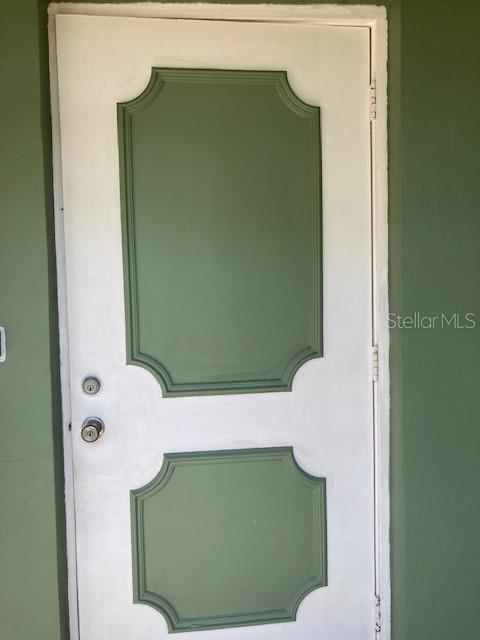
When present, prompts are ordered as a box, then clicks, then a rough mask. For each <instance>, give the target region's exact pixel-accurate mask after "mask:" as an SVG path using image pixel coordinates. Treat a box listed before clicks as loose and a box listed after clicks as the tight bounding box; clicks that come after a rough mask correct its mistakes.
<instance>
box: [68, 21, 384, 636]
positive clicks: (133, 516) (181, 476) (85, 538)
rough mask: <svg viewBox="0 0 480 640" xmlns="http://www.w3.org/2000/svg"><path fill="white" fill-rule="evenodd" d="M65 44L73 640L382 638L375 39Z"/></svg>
mask: <svg viewBox="0 0 480 640" xmlns="http://www.w3.org/2000/svg"><path fill="white" fill-rule="evenodd" d="M56 38H57V60H58V92H59V107H60V135H61V154H62V176H63V177H62V179H63V207H64V225H65V237H64V241H65V256H66V258H65V262H66V283H67V284H66V297H67V304H68V339H69V368H70V384H71V421H72V431H71V437H72V446H73V465H74V485H75V522H76V557H77V572H78V605H79V620H80V622H79V624H80V636H81V638H82V639H84V640H133V639H135V640H151V639H152V638H158V639H160V638H166V637H167V634H168V633H170V632H179V633H183V636H184V637H185V638H192V639H193V638H205V639H206V640H213V639H214V638H215V639H218V640H223V639H227V638H237V639H239V640H247V639H253V638H255V640H262V639H263V640H270V639H273V638H275V639H278V640H287V639H288V640H314V639H315V640H316V639H317V638H325V639H327V638H328V639H329V640H330V639H331V640H347V639H348V640H351V639H352V638H355V639H358V640H366V639H367V638H373V637H374V618H373V606H372V603H373V594H374V495H373V486H374V482H373V437H372V434H373V425H372V402H373V398H372V382H371V366H370V353H371V344H372V311H371V309H372V294H371V281H372V273H371V270H372V266H371V196H370V183H371V180H370V123H369V82H370V68H369V65H370V49H369V31H368V29H366V28H361V27H343V26H342V27H340V26H325V25H319V24H306V23H299V24H296V23H295V22H290V23H289V22H287V21H286V22H283V23H282V22H271V23H270V22H268V21H258V22H255V21H252V22H248V21H234V20H230V21H221V20H218V21H216V20H173V19H153V18H140V19H136V18H126V17H98V16H79V15H70V16H68V15H60V16H57V18H56ZM86 378H96V379H97V380H98V383H97V382H96V380H95V379H93V380H92V379H90V380H87V382H84V381H85V379H86ZM95 418H97V419H98V420H97V421H95ZM327 568H328V571H327Z"/></svg>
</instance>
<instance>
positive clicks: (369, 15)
mask: <svg viewBox="0 0 480 640" xmlns="http://www.w3.org/2000/svg"><path fill="white" fill-rule="evenodd" d="M48 14H49V20H48V37H49V70H50V99H51V113H52V147H53V190H54V203H55V204H54V212H55V246H56V262H57V285H58V309H59V343H60V378H61V400H62V416H63V418H62V420H63V447H64V460H65V508H66V528H67V566H68V602H69V618H70V637H71V640H78V639H79V620H78V602H77V571H76V541H75V494H74V484H73V457H72V440H71V433H72V432H71V424H70V415H71V412H70V379H69V368H68V361H69V344H68V332H67V291H66V273H65V245H64V232H63V195H62V165H61V153H60V114H59V103H58V77H57V51H56V38H55V17H56V16H57V15H59V14H69V15H98V16H123V17H136V18H141V17H153V18H159V19H162V18H164V19H165V18H177V19H184V20H186V19H189V20H225V21H236V22H237V21H249V22H250V21H252V22H282V23H287V22H288V23H308V24H322V25H326V26H328V25H330V26H339V27H341V26H344V27H365V28H368V29H369V34H370V74H371V77H370V83H371V86H374V98H373V99H374V101H375V104H374V111H375V116H374V118H373V119H371V121H370V139H371V213H372V245H371V260H372V353H373V351H374V347H377V348H378V375H376V376H374V377H372V385H373V406H372V414H373V434H372V437H373V442H374V446H373V451H374V486H373V494H374V503H375V523H374V536H375V594H372V595H373V598H372V615H374V613H376V615H377V631H376V634H375V635H376V640H390V636H391V633H390V627H391V624H390V620H391V591H390V539H389V538H390V529H389V528H390V492H389V456H390V373H389V329H388V309H389V306H388V171H387V160H388V154H387V18H386V9H385V7H379V6H374V5H351V6H348V5H335V4H317V5H280V4H244V5H226V4H210V3H205V4H183V3H171V4H170V3H160V2H159V3H156V2H153V3H152V2H149V3H132V4H130V3H129V4H90V3H51V4H50V5H49V7H48ZM372 365H373V363H372ZM374 366H376V365H374Z"/></svg>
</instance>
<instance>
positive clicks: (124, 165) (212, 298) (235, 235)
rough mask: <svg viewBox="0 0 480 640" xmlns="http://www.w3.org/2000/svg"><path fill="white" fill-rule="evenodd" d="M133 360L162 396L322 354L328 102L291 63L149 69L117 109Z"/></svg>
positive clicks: (252, 383)
mask: <svg viewBox="0 0 480 640" xmlns="http://www.w3.org/2000/svg"><path fill="white" fill-rule="evenodd" d="M118 131H119V150H120V178H121V200H122V219H123V241H124V271H125V302H126V305H125V306H126V320H127V359H128V362H129V363H132V364H137V365H140V366H143V367H146V368H147V369H148V370H150V371H151V372H152V373H153V374H154V375H155V376H156V377H157V378H158V380H159V382H160V384H161V385H162V388H163V391H164V394H165V395H167V396H168V395H195V394H213V393H238V392H252V391H271V390H273V391H286V390H290V389H291V384H292V379H293V376H294V374H295V372H296V370H297V369H298V368H299V367H300V366H301V364H302V363H304V362H305V361H307V360H309V359H310V358H314V357H318V356H320V355H321V353H322V328H321V193H320V191H321V170H320V110H319V108H318V107H314V106H310V105H307V104H305V103H304V102H302V101H301V100H300V99H299V98H298V97H297V96H296V95H295V94H294V93H293V92H292V90H291V88H290V86H289V84H288V81H287V75H286V73H285V72H284V71H220V70H202V69H160V68H154V69H153V70H152V76H151V80H150V83H149V85H148V87H147V88H146V89H145V91H144V92H143V93H142V94H141V95H140V96H139V97H137V98H136V99H134V100H132V101H130V102H127V103H123V104H119V105H118Z"/></svg>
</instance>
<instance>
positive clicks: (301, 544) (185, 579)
mask: <svg viewBox="0 0 480 640" xmlns="http://www.w3.org/2000/svg"><path fill="white" fill-rule="evenodd" d="M131 508H132V531H133V536H132V539H133V570H134V600H135V602H142V603H145V604H149V605H151V606H153V607H155V608H156V609H157V610H159V611H160V612H161V613H163V615H164V616H165V618H166V621H167V624H168V628H169V631H187V630H197V629H213V628H221V627H234V626H240V625H242V626H245V625H251V624H262V623H270V622H281V621H289V620H295V616H296V611H297V608H298V606H299V604H300V602H301V600H302V599H303V598H304V597H305V596H306V594H307V593H309V592H310V591H312V590H313V589H315V588H317V587H321V586H324V585H326V583H327V565H326V495H325V479H324V478H317V477H314V476H311V475H309V474H307V473H305V472H304V471H303V470H302V469H301V468H300V467H299V466H298V465H297V463H296V461H295V458H294V456H293V451H292V449H291V448H290V447H280V448H270V449H242V450H231V451H213V452H212V451H206V452H194V453H173V454H167V455H165V458H164V463H163V466H162V468H161V470H160V472H159V474H158V475H157V477H156V478H154V479H153V480H152V482H150V483H149V484H148V485H146V486H145V487H142V488H141V489H137V490H135V491H132V492H131Z"/></svg>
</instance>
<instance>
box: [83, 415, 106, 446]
mask: <svg viewBox="0 0 480 640" xmlns="http://www.w3.org/2000/svg"><path fill="white" fill-rule="evenodd" d="M104 431H105V425H104V424H103V420H101V419H100V418H95V417H91V418H87V419H86V420H84V422H83V424H82V431H81V436H82V439H83V440H85V442H96V441H97V440H98V439H99V438H100V436H101V435H102V433H103V432H104Z"/></svg>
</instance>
